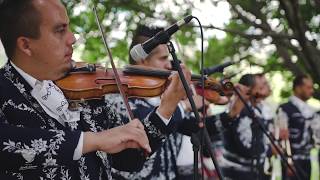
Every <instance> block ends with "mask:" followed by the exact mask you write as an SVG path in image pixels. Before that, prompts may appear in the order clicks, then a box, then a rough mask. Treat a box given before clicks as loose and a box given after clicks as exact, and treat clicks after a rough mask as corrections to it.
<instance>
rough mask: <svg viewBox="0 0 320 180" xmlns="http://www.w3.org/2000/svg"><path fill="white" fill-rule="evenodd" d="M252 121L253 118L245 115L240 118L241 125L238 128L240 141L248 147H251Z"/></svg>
mask: <svg viewBox="0 0 320 180" xmlns="http://www.w3.org/2000/svg"><path fill="white" fill-rule="evenodd" d="M251 123H252V121H251V119H250V118H249V117H247V116H245V117H243V118H241V119H239V126H238V128H237V132H238V133H239V138H240V141H241V142H242V143H243V145H244V146H245V147H247V148H250V147H251V140H252V131H251Z"/></svg>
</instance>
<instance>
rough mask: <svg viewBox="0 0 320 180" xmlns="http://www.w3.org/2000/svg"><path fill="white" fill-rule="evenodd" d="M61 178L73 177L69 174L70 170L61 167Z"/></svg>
mask: <svg viewBox="0 0 320 180" xmlns="http://www.w3.org/2000/svg"><path fill="white" fill-rule="evenodd" d="M61 176H62V177H61V180H71V177H70V175H69V170H64V169H61Z"/></svg>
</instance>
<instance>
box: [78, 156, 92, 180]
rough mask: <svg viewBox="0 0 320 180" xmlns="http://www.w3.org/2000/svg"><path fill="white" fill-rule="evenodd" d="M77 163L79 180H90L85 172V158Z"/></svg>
mask: <svg viewBox="0 0 320 180" xmlns="http://www.w3.org/2000/svg"><path fill="white" fill-rule="evenodd" d="M79 163H80V168H79V171H80V179H81V180H90V176H89V175H86V173H85V172H86V170H87V168H88V167H87V166H86V165H85V157H81V158H80V160H79Z"/></svg>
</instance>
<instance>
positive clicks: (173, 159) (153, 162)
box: [106, 26, 227, 180]
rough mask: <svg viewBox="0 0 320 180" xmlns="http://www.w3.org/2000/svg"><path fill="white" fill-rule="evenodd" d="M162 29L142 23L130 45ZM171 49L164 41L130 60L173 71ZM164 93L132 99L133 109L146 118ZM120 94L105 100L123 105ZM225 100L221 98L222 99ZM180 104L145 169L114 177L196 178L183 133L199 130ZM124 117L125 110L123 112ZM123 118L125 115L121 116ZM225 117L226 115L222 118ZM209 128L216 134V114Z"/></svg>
mask: <svg viewBox="0 0 320 180" xmlns="http://www.w3.org/2000/svg"><path fill="white" fill-rule="evenodd" d="M161 30H162V28H156V27H155V28H150V27H147V26H139V28H138V29H137V31H136V32H135V35H134V37H133V40H132V44H131V46H130V47H131V48H132V47H133V46H134V45H136V44H139V43H143V42H145V41H147V40H148V39H149V38H151V37H153V36H154V35H155V34H156V33H158V32H159V31H161ZM169 55H170V54H169V51H168V49H167V46H166V45H165V44H163V45H159V46H157V47H156V48H155V49H154V50H153V51H151V53H150V54H149V55H148V56H147V58H146V59H142V60H141V61H134V60H133V59H132V58H131V57H130V59H129V62H130V64H134V65H141V66H144V67H148V68H158V69H162V70H172V66H171V63H170V60H169ZM163 98H164V94H163V95H161V96H160V97H154V98H131V99H130V104H131V105H132V107H133V109H134V114H135V115H136V117H138V118H139V119H144V118H145V117H147V115H148V113H149V112H150V111H152V110H153V109H154V107H156V106H158V105H159V104H161V103H162V102H163ZM197 98H198V100H197V101H196V106H197V108H201V107H202V101H201V100H200V99H202V97H197ZM119 100H120V98H119V96H117V95H113V96H111V95H108V96H106V101H107V103H108V104H117V105H118V106H114V107H118V108H120V107H121V103H119ZM221 102H222V101H221ZM185 106H186V107H184V105H181V103H180V104H179V106H178V108H177V109H176V110H175V112H174V114H173V116H172V117H171V121H170V124H169V125H168V126H169V127H172V128H173V129H172V133H171V134H170V135H167V136H166V141H165V142H164V144H163V145H162V147H161V148H160V149H159V150H158V151H157V152H156V153H155V154H154V155H153V156H152V157H151V158H150V159H149V160H148V161H146V162H145V164H144V167H143V169H142V171H140V172H132V173H128V172H123V171H118V170H116V169H113V170H112V172H113V178H114V179H167V180H171V179H185V180H188V179H192V177H193V167H192V163H193V153H192V146H191V145H190V144H188V143H189V141H190V139H183V135H182V134H185V135H189V136H190V135H191V133H193V132H197V131H198V129H199V127H198V124H197V122H196V120H195V118H194V117H193V116H192V114H190V113H189V112H188V108H187V106H188V105H187V104H186V105H185ZM121 115H123V116H125V115H126V114H125V112H124V113H121ZM226 116H227V115H226V114H223V115H221V117H226ZM121 119H124V118H121ZM223 119H226V118H223ZM206 122H207V124H206V125H207V127H208V131H209V134H211V135H213V134H215V133H216V127H215V123H216V117H215V116H211V117H208V118H207V121H206ZM182 146H183V147H184V148H185V149H184V153H187V157H186V156H185V157H184V158H183V160H184V162H181V161H180V162H181V165H184V166H183V169H182V168H181V170H184V172H183V174H181V173H178V172H182V171H180V170H179V169H178V167H177V166H178V164H177V157H178V153H179V151H180V150H181V148H182Z"/></svg>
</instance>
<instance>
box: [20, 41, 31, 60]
mask: <svg viewBox="0 0 320 180" xmlns="http://www.w3.org/2000/svg"><path fill="white" fill-rule="evenodd" d="M17 48H18V49H19V50H20V51H21V52H23V53H25V54H26V55H28V56H31V55H32V51H31V48H30V40H29V38H26V37H19V38H18V39H17Z"/></svg>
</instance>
